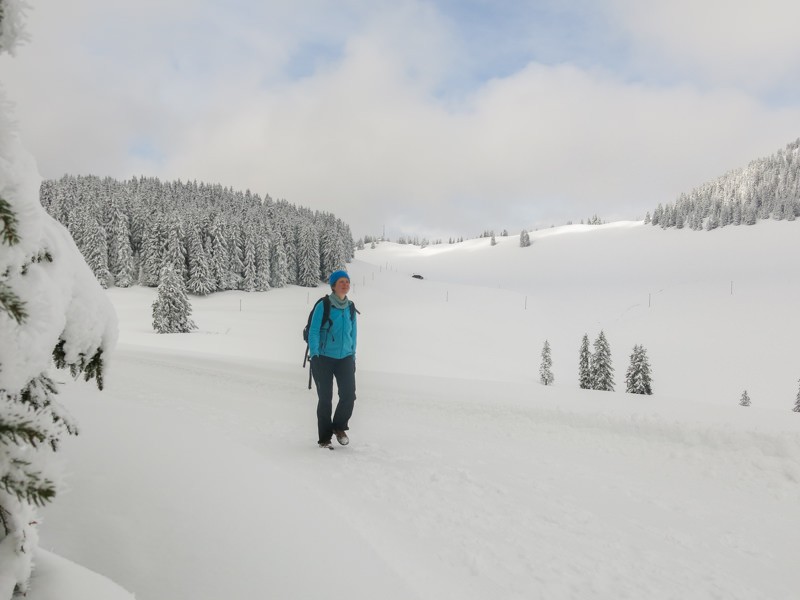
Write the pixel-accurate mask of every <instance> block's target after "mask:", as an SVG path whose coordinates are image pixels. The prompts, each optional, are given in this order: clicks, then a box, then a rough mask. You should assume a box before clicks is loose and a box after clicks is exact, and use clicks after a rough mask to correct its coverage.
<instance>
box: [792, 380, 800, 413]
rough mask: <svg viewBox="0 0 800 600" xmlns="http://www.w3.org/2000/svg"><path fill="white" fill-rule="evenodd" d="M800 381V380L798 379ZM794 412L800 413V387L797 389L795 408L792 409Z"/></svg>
mask: <svg viewBox="0 0 800 600" xmlns="http://www.w3.org/2000/svg"><path fill="white" fill-rule="evenodd" d="M798 383H800V381H798ZM792 411H793V412H796V413H800V387H798V389H797V398H796V399H795V401H794V408H793V409H792Z"/></svg>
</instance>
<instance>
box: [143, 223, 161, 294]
mask: <svg viewBox="0 0 800 600" xmlns="http://www.w3.org/2000/svg"><path fill="white" fill-rule="evenodd" d="M161 232H162V228H161V221H160V220H159V219H152V220H151V221H148V222H146V223H145V224H144V226H143V229H142V244H141V248H140V250H139V284H140V285H144V286H148V287H153V286H156V285H158V277H159V272H160V270H161V255H162V252H163V250H162V247H163V242H162V239H161Z"/></svg>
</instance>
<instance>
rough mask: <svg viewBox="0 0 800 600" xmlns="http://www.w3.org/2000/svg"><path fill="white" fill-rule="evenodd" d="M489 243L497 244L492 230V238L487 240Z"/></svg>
mask: <svg viewBox="0 0 800 600" xmlns="http://www.w3.org/2000/svg"><path fill="white" fill-rule="evenodd" d="M489 244H491V245H492V246H497V238H495V237H494V231H492V239H491V240H490V241H489Z"/></svg>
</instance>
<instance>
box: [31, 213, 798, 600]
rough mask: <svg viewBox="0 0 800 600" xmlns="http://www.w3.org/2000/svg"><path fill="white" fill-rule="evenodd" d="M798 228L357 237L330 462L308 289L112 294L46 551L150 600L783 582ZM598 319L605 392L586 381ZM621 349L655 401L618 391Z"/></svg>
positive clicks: (793, 478)
mask: <svg viewBox="0 0 800 600" xmlns="http://www.w3.org/2000/svg"><path fill="white" fill-rule="evenodd" d="M798 233H800V230H798V228H797V226H796V225H795V224H792V223H786V222H763V223H760V224H759V225H757V226H755V227H749V228H746V227H739V228H724V229H721V230H717V231H714V232H708V233H696V232H692V231H676V230H666V231H664V230H661V229H659V228H653V227H645V226H642V225H641V224H638V223H617V224H609V225H604V226H570V227H564V228H553V229H549V230H544V231H539V232H533V233H532V235H531V238H532V241H533V245H532V246H531V247H529V248H520V247H519V245H518V239H517V238H516V237H514V236H512V237H507V238H498V245H497V246H494V247H492V246H490V245H489V240H488V239H481V240H470V241H468V242H464V243H462V244H456V245H452V246H450V245H441V246H429V247H427V248H424V249H420V248H417V247H412V246H399V245H396V244H390V243H382V244H380V245H379V246H378V247H377V248H375V249H366V250H363V251H359V252H358V253H357V256H356V260H355V261H354V262H353V263H352V264H351V265H349V266H348V268H349V271H350V274H351V279H352V282H353V283H354V288H353V290H352V293H351V297H352V298H353V300H354V301H355V302H356V303H357V305H358V307H359V309H360V311H361V315H360V317H359V319H360V321H359V336H360V337H359V346H358V348H359V350H358V358H357V363H358V373H357V376H358V400H357V402H356V409H355V414H354V418H353V421H352V422H351V440H352V442H351V445H350V446H348V447H346V448H337V449H336V450H335V451H334V452H329V451H323V450H319V449H318V448H317V447H316V444H315V440H316V437H315V412H314V411H315V402H316V400H315V395H314V393H313V392H312V391H309V390H308V389H307V387H306V385H307V371H304V370H302V369H301V368H300V365H301V363H302V358H303V350H304V345H303V342H302V339H301V335H300V332H301V330H302V327H303V325H304V324H305V321H306V316H307V314H308V310H309V309H310V307H311V304H312V303H313V301H314V300H315V299H316V298H317V297H318V296H319V295H321V294H323V293H326V289H325V288H324V286H321V287H320V288H319V289H316V290H313V289H312V290H309V289H306V288H298V287H288V288H281V289H277V290H273V291H270V292H267V293H251V294H247V293H240V292H225V293H221V294H215V295H212V296H210V297H206V298H193V299H192V302H193V307H194V314H193V319H194V320H195V322H196V323H197V325H198V327H199V329H198V331H196V332H194V333H191V334H183V335H181V334H174V335H157V334H155V333H154V332H153V331H152V328H151V326H150V321H151V315H150V305H151V303H152V302H153V300H154V298H155V291H154V290H153V289H148V288H131V289H127V290H120V289H111V290H109V291H108V292H107V293H108V296H109V297H110V298H111V300H112V302H113V303H114V305H115V307H116V309H117V313H118V316H119V321H120V342H119V350H118V352H117V355H116V356H115V358H114V360H113V362H112V364H111V365H110V368H109V372H108V375H107V383H106V391H104V392H103V393H98V392H96V391H94V390H92V389H89V388H88V387H87V386H85V385H82V384H69V385H68V386H67V388H66V391H65V392H64V394H63V398H62V399H63V401H64V403H65V404H66V405H67V406H68V407H70V408H71V410H72V411H73V412H74V414H75V417H76V418H77V419H78V421H79V422H80V423H81V425H82V434H81V436H79V437H78V438H75V439H71V440H68V441H67V443H66V444H65V448H64V452H63V453H62V455H63V457H64V460H65V461H66V463H67V465H68V471H69V476H68V479H67V488H68V489H67V491H66V492H65V493H64V494H63V495H62V496H61V497H60V498H59V502H57V503H55V504H54V505H52V506H50V507H48V508H47V509H46V511H45V515H44V516H45V519H44V522H43V524H42V526H41V538H42V547H43V548H45V549H49V550H52V551H53V552H56V553H57V554H59V555H62V556H64V557H66V558H68V559H70V560H73V561H75V562H77V563H80V564H82V565H84V566H86V567H88V568H90V569H92V570H93V571H96V572H99V573H102V574H103V575H105V576H108V577H110V578H111V579H113V580H114V581H116V582H117V583H119V584H121V585H122V586H123V587H125V588H126V589H128V590H130V591H131V592H133V593H135V594H136V597H137V598H144V599H160V598H163V599H170V600H172V599H174V598H192V599H193V600H194V599H199V600H203V599H205V598H209V599H210V598H220V597H230V598H248V597H264V596H265V595H266V596H267V597H272V598H297V599H304V598H312V597H318V596H320V595H325V594H335V595H346V596H347V597H349V598H351V599H354V598H365V599H366V598H376V597H380V598H397V599H412V598H420V599H431V600H433V599H436V600H440V599H442V598H456V597H457V598H462V599H483V598H500V599H523V598H525V599H529V598H547V599H551V598H556V599H558V598H609V599H610V598H614V599H617V598H655V599H659V598H664V599H666V598H710V597H724V598H742V599H748V600H749V599H754V598H764V599H767V598H769V599H775V598H786V599H788V598H792V597H794V596H795V595H796V590H797V589H798V586H800V575H798V573H797V570H796V568H795V562H796V556H797V555H798V553H800V535H798V534H797V532H796V528H795V527H794V526H793V524H794V523H797V522H798V519H800V414H798V413H794V412H792V411H791V408H792V406H793V404H794V401H795V397H796V395H797V386H798V381H797V380H798V377H800V372H798V370H797V369H798V367H797V364H798V360H797V359H798V351H797V344H796V341H795V339H796V336H797V332H798V331H800V328H798V325H800V317H799V316H798V314H797V311H796V308H795V307H796V306H797V305H798V303H799V302H800V283H798V282H800V278H799V277H798V275H800V272H799V271H800V267H798V265H797V261H796V256H797V255H798V251H799V250H800V235H798ZM412 273H418V274H421V275H423V276H424V279H422V280H419V279H414V278H412V277H411V274H412ZM601 329H602V330H603V331H604V332H605V333H606V336H607V337H608V339H609V341H610V343H611V348H612V353H613V358H614V366H615V368H616V381H617V386H616V389H617V390H618V391H617V392H595V391H589V390H580V389H578V385H577V363H578V348H579V344H580V339H581V337H582V335H583V334H584V333H587V334H589V337H590V339H592V340H593V339H594V338H595V337H596V335H597V334H598V333H599V331H600V330H601ZM545 339H547V340H549V342H550V344H551V346H552V348H553V363H554V365H553V370H554V373H555V377H556V385H555V386H552V387H545V386H541V385H540V384H539V383H538V367H539V360H540V359H539V355H540V352H541V348H542V344H543V343H544V340H545ZM634 344H643V345H644V346H645V347H646V348H647V350H648V355H649V356H650V360H651V364H652V366H653V373H654V391H655V394H654V395H653V396H635V395H631V394H624V393H623V392H622V391H621V390H624V372H625V370H626V368H627V360H628V356H629V354H630V352H631V350H632V348H633V345H634ZM744 389H747V390H748V392H749V393H750V396H751V398H752V400H753V405H752V406H751V407H749V408H743V407H740V406H738V404H737V402H738V399H739V396H740V395H741V392H742V391H743V390H744ZM34 584H35V580H34ZM83 597H84V599H86V598H95V597H98V598H99V597H100V596H91V595H84V596H83ZM36 600H47V599H45V598H37V599H36ZM61 600H63V599H61ZM69 600H71V599H69Z"/></svg>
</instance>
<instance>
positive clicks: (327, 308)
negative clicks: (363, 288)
mask: <svg viewBox="0 0 800 600" xmlns="http://www.w3.org/2000/svg"><path fill="white" fill-rule="evenodd" d="M320 302H322V324H321V325H320V331H322V329H323V328H324V327H325V323H326V322H328V321H330V323H331V325H333V321H331V299H330V297H328V296H323V297H322V298H320V299H319V300H317V301H316V302H314V306H313V307H312V308H311V312H309V313H308V322H307V323H306V326H305V327H303V341H304V342H305V343H306V354H305V356H304V357H303V368H304V369H305V367H306V362H308V359H309V356H308V350H309V348H308V330H309V329H310V328H311V318H312V317H313V316H314V311H315V310H316V309H317V304H319V303H320ZM356 313H358V314H361V313H360V312H359V310H358V309H357V308H356V305H355V304H353V302H352V301H351V302H350V319H351V320H353V321H355V320H356ZM308 389H311V371H310V370H309V373H308Z"/></svg>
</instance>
